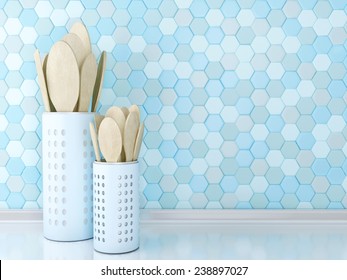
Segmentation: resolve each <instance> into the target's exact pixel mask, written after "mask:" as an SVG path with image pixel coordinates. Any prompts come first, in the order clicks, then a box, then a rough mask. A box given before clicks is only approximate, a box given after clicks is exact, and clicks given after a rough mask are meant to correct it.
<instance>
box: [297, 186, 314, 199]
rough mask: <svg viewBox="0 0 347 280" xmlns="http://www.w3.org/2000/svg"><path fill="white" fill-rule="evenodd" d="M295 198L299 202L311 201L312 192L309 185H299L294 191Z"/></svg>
mask: <svg viewBox="0 0 347 280" xmlns="http://www.w3.org/2000/svg"><path fill="white" fill-rule="evenodd" d="M296 196H297V197H298V199H299V200H300V201H307V202H309V201H311V200H312V198H313V196H314V190H313V189H312V187H311V186H310V185H300V186H299V188H298V190H297V191H296Z"/></svg>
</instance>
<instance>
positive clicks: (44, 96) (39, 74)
mask: <svg viewBox="0 0 347 280" xmlns="http://www.w3.org/2000/svg"><path fill="white" fill-rule="evenodd" d="M34 59H35V65H36V72H37V78H38V80H39V85H40V90H41V94H42V101H43V106H44V107H45V110H46V112H50V111H51V108H50V105H49V96H48V91H47V85H46V79H45V75H44V73H43V69H42V64H41V58H40V53H39V51H38V50H36V51H35V53H34Z"/></svg>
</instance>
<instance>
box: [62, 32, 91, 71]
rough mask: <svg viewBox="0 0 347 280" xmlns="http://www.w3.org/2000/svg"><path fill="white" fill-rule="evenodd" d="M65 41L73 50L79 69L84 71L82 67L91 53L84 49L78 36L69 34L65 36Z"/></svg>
mask: <svg viewBox="0 0 347 280" xmlns="http://www.w3.org/2000/svg"><path fill="white" fill-rule="evenodd" d="M63 41H64V42H66V43H67V44H68V45H69V46H70V47H71V49H72V51H73V53H74V55H75V57H76V60H77V64H78V69H80V70H81V69H82V65H83V62H84V60H85V59H86V57H87V56H88V54H89V53H90V52H88V50H87V49H86V48H85V47H84V45H83V43H82V40H81V39H80V37H78V36H77V35H76V34H73V33H68V34H66V35H65V36H64V38H63Z"/></svg>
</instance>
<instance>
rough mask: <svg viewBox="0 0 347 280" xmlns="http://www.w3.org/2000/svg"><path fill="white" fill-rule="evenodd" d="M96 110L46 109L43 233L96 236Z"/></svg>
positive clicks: (61, 236) (76, 237) (78, 237)
mask: <svg viewBox="0 0 347 280" xmlns="http://www.w3.org/2000/svg"><path fill="white" fill-rule="evenodd" d="M93 116H94V114H93V113H71V112H69V113H65V112H54V113H43V115H42V171H43V172H42V173H43V235H44V236H45V237H46V238H47V239H50V240H55V241H79V240H85V239H90V238H92V237H93V180H92V176H93V175H92V171H93V169H92V168H93V162H94V160H95V157H94V152H93V145H92V142H91V140H90V133H89V123H90V122H92V121H93Z"/></svg>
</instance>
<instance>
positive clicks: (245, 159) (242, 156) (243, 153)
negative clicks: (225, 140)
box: [236, 150, 254, 167]
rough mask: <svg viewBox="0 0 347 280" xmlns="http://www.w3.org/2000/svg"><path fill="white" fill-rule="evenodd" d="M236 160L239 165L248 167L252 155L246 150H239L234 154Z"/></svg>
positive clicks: (251, 160)
mask: <svg viewBox="0 0 347 280" xmlns="http://www.w3.org/2000/svg"><path fill="white" fill-rule="evenodd" d="M236 160H237V163H238V165H239V166H240V167H249V166H250V165H251V163H252V162H253V160H254V157H253V155H252V154H251V153H250V152H249V151H248V150H240V151H239V152H238V153H237V155H236Z"/></svg>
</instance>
